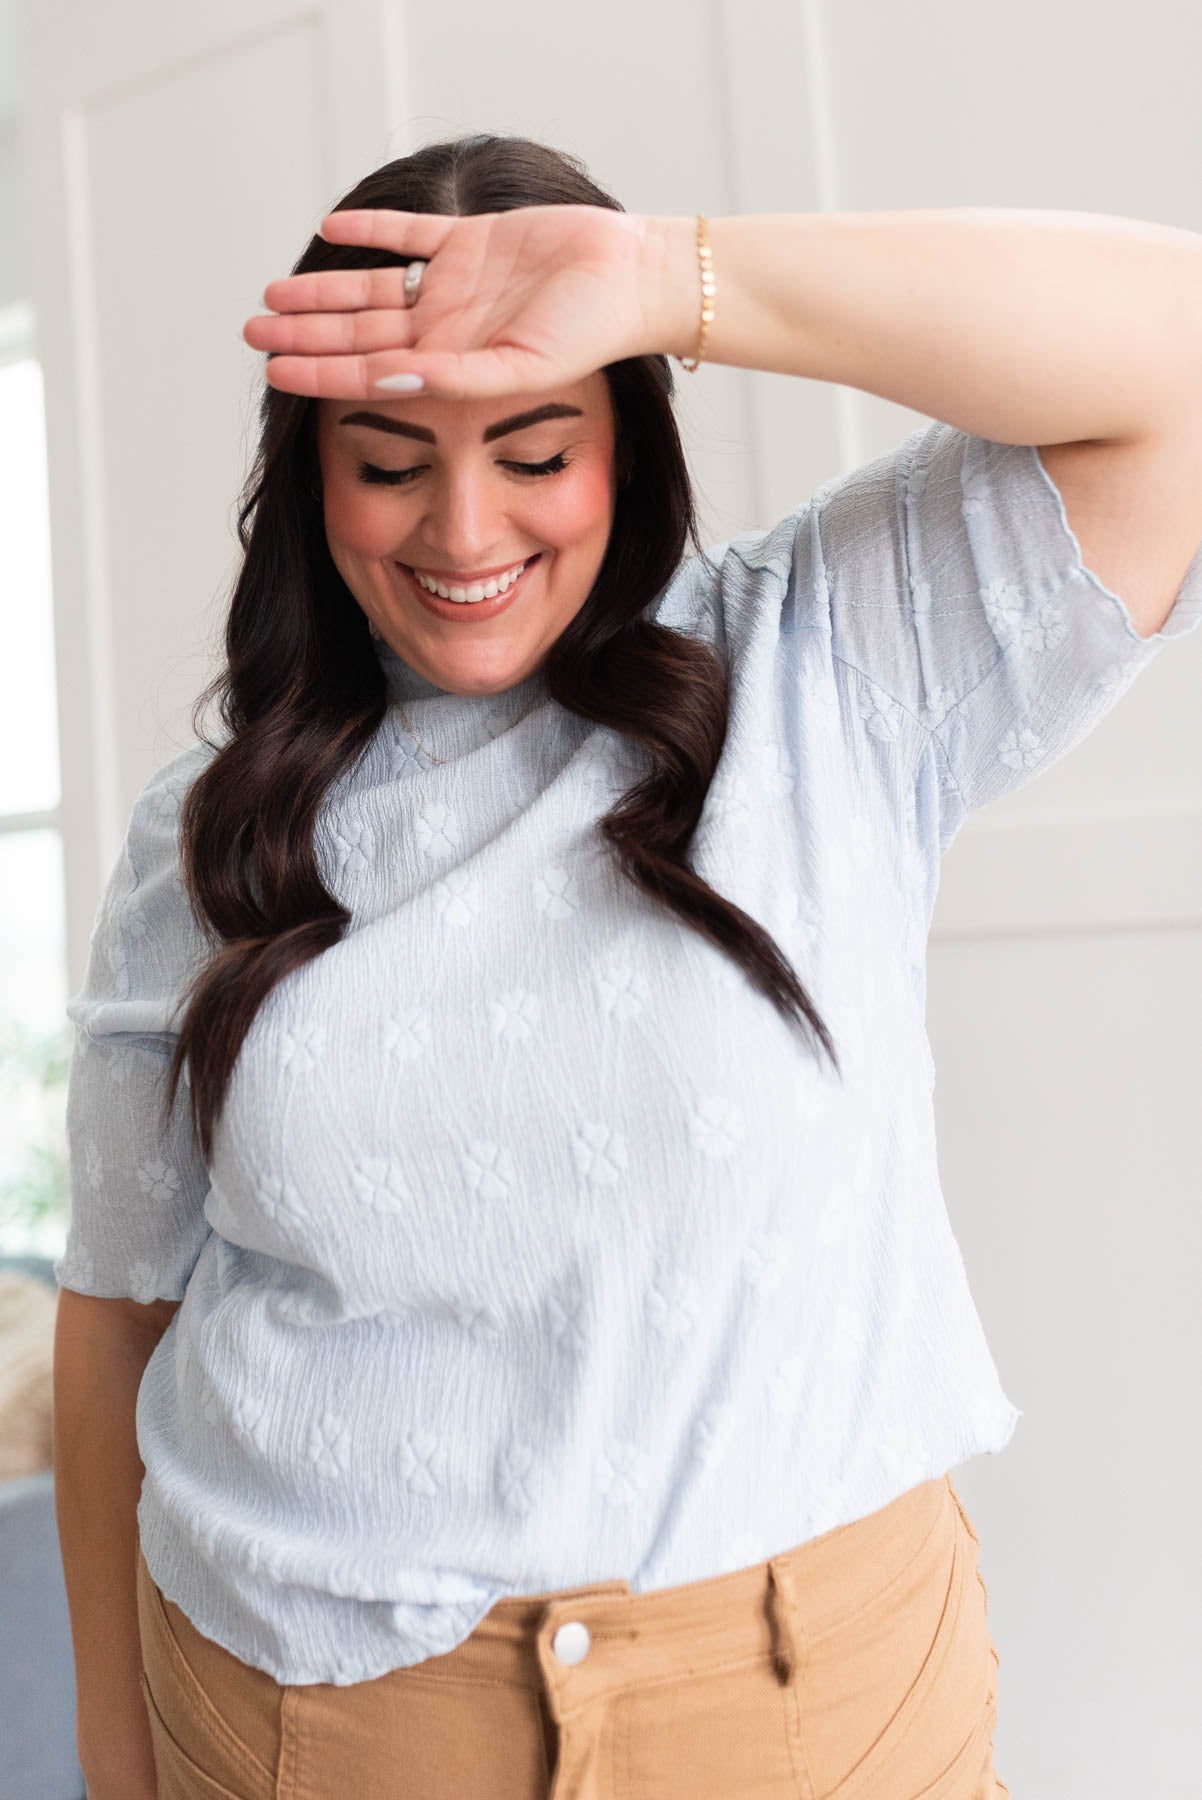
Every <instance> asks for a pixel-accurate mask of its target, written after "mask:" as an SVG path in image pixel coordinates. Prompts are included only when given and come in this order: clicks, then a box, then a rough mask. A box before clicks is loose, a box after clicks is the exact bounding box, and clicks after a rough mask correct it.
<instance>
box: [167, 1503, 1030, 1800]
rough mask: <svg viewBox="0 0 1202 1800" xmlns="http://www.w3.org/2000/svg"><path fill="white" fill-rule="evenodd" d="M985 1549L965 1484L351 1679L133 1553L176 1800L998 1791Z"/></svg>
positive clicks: (490, 1625)
mask: <svg viewBox="0 0 1202 1800" xmlns="http://www.w3.org/2000/svg"><path fill="white" fill-rule="evenodd" d="M977 1548H978V1541H977V1537H976V1533H975V1532H974V1531H973V1529H972V1526H971V1525H970V1523H969V1521H968V1518H967V1516H966V1515H965V1513H964V1509H963V1507H962V1506H961V1503H960V1498H959V1495H958V1494H957V1493H956V1490H955V1488H954V1486H953V1484H952V1480H951V1477H950V1475H948V1476H944V1477H940V1478H939V1479H938V1480H934V1481H927V1482H923V1483H921V1484H920V1485H919V1486H918V1487H915V1488H911V1489H910V1491H909V1492H908V1493H905V1494H903V1495H901V1496H900V1498H899V1499H897V1500H894V1501H892V1502H891V1503H890V1505H888V1506H886V1507H883V1508H882V1509H881V1510H880V1511H879V1512H875V1513H872V1514H870V1515H869V1516H868V1517H867V1518H864V1519H859V1520H856V1521H855V1523H853V1524H851V1525H844V1526H841V1527H840V1528H839V1529H838V1530H836V1531H830V1532H827V1533H826V1534H825V1535H824V1536H822V1537H819V1538H814V1539H812V1540H811V1541H810V1542H809V1543H806V1544H802V1545H799V1546H798V1547H797V1548H795V1549H792V1550H788V1551H786V1552H785V1553H784V1554H783V1555H780V1556H774V1557H771V1558H770V1559H769V1560H768V1561H767V1562H764V1563H759V1564H756V1565H754V1566H753V1567H750V1568H744V1569H738V1570H735V1571H734V1572H733V1573H731V1574H728V1575H719V1576H715V1577H712V1578H711V1579H709V1580H705V1581H693V1582H688V1583H685V1584H683V1585H680V1586H676V1587H670V1588H661V1589H659V1590H658V1591H656V1592H652V1593H643V1594H632V1593H631V1592H630V1590H629V1587H628V1585H627V1583H626V1582H624V1581H602V1582H598V1583H595V1584H594V1585H592V1586H588V1587H579V1588H566V1589H560V1590H558V1591H553V1592H549V1593H544V1594H537V1595H522V1596H521V1597H518V1598H506V1599H503V1600H500V1601H498V1602H497V1603H496V1604H495V1605H494V1606H493V1607H492V1608H491V1610H490V1611H489V1612H488V1613H487V1614H486V1615H485V1617H484V1618H483V1619H482V1620H481V1621H480V1623H479V1624H478V1625H477V1626H476V1628H475V1630H474V1631H473V1632H472V1633H471V1635H470V1637H469V1638H467V1640H466V1641H465V1642H464V1643H462V1644H460V1645H458V1646H457V1647H456V1648H455V1649H454V1650H451V1651H449V1652H448V1653H447V1654H445V1655H442V1656H435V1657H431V1658H429V1659H427V1660H426V1661H425V1662H422V1663H420V1664H417V1665H416V1666H415V1667H413V1668H400V1669H394V1670H392V1671H391V1672H390V1673H388V1674H386V1675H381V1676H379V1677H377V1678H376V1679H375V1680H373V1681H364V1682H359V1683H355V1684H352V1685H351V1686H346V1687H338V1686H335V1685H334V1684H333V1683H325V1682H319V1683H316V1684H312V1685H308V1684H307V1685H303V1686H293V1685H286V1686H281V1685H280V1684H279V1683H277V1682H276V1681H274V1680H273V1679H272V1677H271V1676H270V1675H268V1674H267V1673H266V1672H265V1671H264V1670H262V1669H254V1668H250V1667H248V1666H247V1665H246V1664H245V1663H243V1662H240V1661H239V1660H238V1658H237V1657H234V1656H231V1655H230V1653H229V1652H228V1651H226V1650H223V1649H222V1648H220V1646H218V1645H217V1644H214V1643H212V1642H211V1641H210V1640H209V1639H208V1638H206V1637H203V1636H202V1635H201V1633H200V1632H199V1631H197V1629H196V1627H195V1626H194V1625H192V1624H191V1623H190V1621H189V1620H188V1618H187V1616H186V1615H185V1614H184V1613H183V1612H181V1610H180V1609H179V1607H178V1606H176V1605H175V1604H174V1603H173V1602H172V1601H170V1600H167V1599H165V1598H164V1596H163V1594H162V1593H161V1592H160V1590H159V1588H158V1587H157V1586H156V1585H155V1583H154V1581H153V1580H152V1579H151V1576H150V1572H149V1570H148V1569H147V1567H146V1564H145V1561H144V1560H143V1557H142V1554H141V1547H140V1546H139V1550H138V1612H139V1621H140V1625H141V1633H142V1661H143V1676H142V1689H143V1694H144V1696H145V1700H146V1707H147V1714H148V1717H149V1721H150V1728H151V1732H152V1736H153V1740H154V1751H155V1760H156V1763H157V1765H158V1774H159V1797H160V1800H201V1797H202V1796H204V1797H206V1800H215V1797H216V1800H220V1796H229V1797H234V1800H386V1797H387V1800H548V1797H549V1796H553V1800H718V1796H721V1797H722V1800H735V1797H737V1800H786V1796H788V1797H789V1800H1000V1797H1001V1796H1005V1795H1007V1794H1008V1792H1009V1790H1008V1789H1007V1788H1006V1787H1005V1786H1004V1785H1003V1784H1002V1782H1001V1781H999V1779H998V1777H997V1775H996V1773H995V1771H994V1767H993V1748H992V1738H993V1730H994V1723H995V1720H996V1716H997V1663H998V1657H997V1651H996V1650H995V1649H994V1646H993V1643H992V1641H991V1638H990V1635H989V1628H988V1624H987V1622H986V1594H985V1583H984V1581H983V1579H982V1577H981V1574H980V1571H979V1569H978V1566H977ZM564 1626H571V1629H570V1630H566V1631H564V1630H561V1628H562V1627H564ZM582 1627H583V1629H581V1628H582Z"/></svg>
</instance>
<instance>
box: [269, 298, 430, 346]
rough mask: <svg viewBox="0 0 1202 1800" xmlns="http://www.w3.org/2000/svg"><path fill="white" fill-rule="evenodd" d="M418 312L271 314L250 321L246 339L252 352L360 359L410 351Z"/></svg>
mask: <svg viewBox="0 0 1202 1800" xmlns="http://www.w3.org/2000/svg"><path fill="white" fill-rule="evenodd" d="M414 310H415V309H413V308H407V307H401V308H399V309H397V310H395V311H391V312H390V311H383V310H381V311H377V312H342V313H338V312H331V313H324V312H313V313H284V314H282V315H279V316H277V315H276V314H273V313H269V314H267V315H265V316H263V315H260V316H256V317H255V318H253V319H248V320H247V321H246V324H245V325H244V326H243V327H242V336H243V339H244V341H245V342H246V343H248V344H249V345H250V347H251V349H252V350H266V351H268V352H269V353H274V354H276V355H296V356H330V355H344V356H356V355H367V354H370V352H371V351H373V350H408V349H409V348H410V347H411V346H412V345H413V344H415V343H416V342H417V336H418V329H419V327H418V326H417V325H416V324H415V323H414V319H413V312H414Z"/></svg>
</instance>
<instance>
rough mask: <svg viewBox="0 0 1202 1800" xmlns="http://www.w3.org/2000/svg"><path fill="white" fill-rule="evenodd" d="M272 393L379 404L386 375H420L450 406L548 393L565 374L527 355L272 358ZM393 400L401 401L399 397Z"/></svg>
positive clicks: (389, 353) (430, 352) (484, 352)
mask: <svg viewBox="0 0 1202 1800" xmlns="http://www.w3.org/2000/svg"><path fill="white" fill-rule="evenodd" d="M265 373H266V377H267V383H268V386H269V387H274V388H281V389H282V390H283V391H284V392H285V393H288V394H308V395H311V396H314V397H317V398H319V399H325V400H369V399H375V400H380V399H384V398H387V397H388V391H387V389H380V388H377V387H376V385H375V383H376V382H377V381H378V380H379V379H380V377H381V376H382V375H406V374H413V375H420V376H421V377H422V378H423V381H424V383H425V386H424V388H423V390H422V391H423V392H424V393H427V394H434V395H438V396H440V397H442V398H444V399H447V400H480V399H492V398H495V397H499V396H501V395H503V394H538V393H544V392H549V391H550V390H551V389H552V388H555V387H558V386H559V385H560V384H561V381H562V372H561V371H560V370H557V369H555V368H554V367H552V366H551V365H550V364H549V363H547V362H545V361H544V360H543V359H542V358H541V357H539V356H536V355H534V354H533V353H532V352H530V351H527V350H512V349H503V350H468V351H463V352H461V351H458V350H427V351H419V352H416V353H414V354H411V355H407V356H404V357H398V356H397V354H396V352H395V350H392V351H389V350H383V351H379V352H378V353H376V354H375V355H366V356H273V357H272V358H271V360H270V361H269V362H268V364H267V368H266V371H265ZM392 398H394V399H395V398H396V395H395V393H394V394H393V396H392Z"/></svg>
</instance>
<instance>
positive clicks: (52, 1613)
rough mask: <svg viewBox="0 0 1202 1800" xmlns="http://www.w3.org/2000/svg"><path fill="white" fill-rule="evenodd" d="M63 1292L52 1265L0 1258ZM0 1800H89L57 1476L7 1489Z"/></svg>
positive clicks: (1, 1560)
mask: <svg viewBox="0 0 1202 1800" xmlns="http://www.w3.org/2000/svg"><path fill="white" fill-rule="evenodd" d="M0 1268H7V1269H20V1270H21V1271H22V1272H24V1273H25V1274H28V1275H34V1276H36V1277H37V1278H38V1279H39V1280H42V1281H45V1282H46V1283H47V1285H48V1286H49V1287H51V1288H53V1287H55V1280H54V1271H53V1267H52V1265H51V1262H50V1260H49V1258H45V1257H37V1256H5V1257H0ZM0 1743H2V1744H3V1750H2V1751H0V1800H85V1794H86V1789H85V1784H84V1778H83V1770H82V1769H81V1768H80V1766H79V1757H78V1755H77V1753H76V1745H75V1659H74V1655H73V1653H72V1647H71V1623H70V1617H69V1614H68V1612H67V1589H66V1586H65V1584H64V1581H63V1564H62V1556H61V1554H60V1551H59V1544H58V1527H57V1523H56V1520H55V1512H54V1471H53V1470H52V1469H45V1470H43V1471H42V1472H41V1473H39V1474H37V1475H23V1476H21V1477H20V1479H19V1480H16V1481H0Z"/></svg>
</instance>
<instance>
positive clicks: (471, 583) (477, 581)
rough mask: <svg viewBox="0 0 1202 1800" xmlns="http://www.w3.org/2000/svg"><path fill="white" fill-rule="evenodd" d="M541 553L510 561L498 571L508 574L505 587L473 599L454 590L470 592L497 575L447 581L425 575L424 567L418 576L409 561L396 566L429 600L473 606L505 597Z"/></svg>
mask: <svg viewBox="0 0 1202 1800" xmlns="http://www.w3.org/2000/svg"><path fill="white" fill-rule="evenodd" d="M541 555H542V552H541V550H536V551H535V552H534V554H533V556H528V557H527V558H526V560H525V562H524V563H510V564H509V566H508V568H506V569H503V570H501V571H500V572H501V574H503V575H508V576H509V580H508V582H507V583H506V585H505V587H503V588H498V589H497V590H496V592H495V593H492V594H481V595H480V597H479V598H478V599H475V600H467V599H456V598H455V596H454V590H455V589H456V588H458V589H459V592H460V594H466V593H468V592H470V590H471V589H472V588H486V587H487V586H488V585H489V583H490V582H495V581H496V579H497V577H496V576H495V575H484V576H480V575H477V576H475V577H473V578H472V579H471V580H468V581H464V580H462V579H460V580H458V581H447V580H444V579H443V578H442V577H441V576H431V575H427V574H426V571H425V570H424V569H423V570H422V571H421V575H420V577H419V573H418V570H417V569H415V568H414V567H413V565H412V564H411V563H400V562H399V563H398V564H397V567H398V568H399V569H403V570H404V572H405V574H406V575H409V576H411V577H412V578H413V581H414V582H415V584H416V585H417V586H418V587H419V588H420V589H421V591H422V592H423V593H424V594H426V595H428V596H429V598H430V599H431V600H442V601H445V602H449V603H450V604H451V605H454V606H466V607H474V606H484V605H487V604H489V603H490V602H491V601H495V600H503V599H505V598H506V596H507V595H508V594H510V593H512V591H513V589H514V588H516V587H517V586H518V585H519V584H520V582H521V581H522V580H523V578H524V577H525V576H526V575H527V574H529V572H530V570H531V569H532V568H533V567H534V564H535V563H536V562H537V561H538V560H539V557H540V556H541ZM512 571H516V573H513V572H512ZM430 581H435V582H437V585H438V587H440V588H447V589H448V590H449V591H448V593H446V594H440V593H437V592H436V591H435V589H434V588H431V587H429V586H427V585H426V584H427V583H428V582H430Z"/></svg>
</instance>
